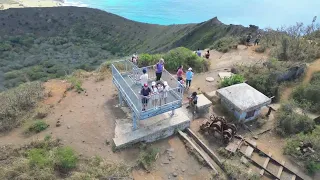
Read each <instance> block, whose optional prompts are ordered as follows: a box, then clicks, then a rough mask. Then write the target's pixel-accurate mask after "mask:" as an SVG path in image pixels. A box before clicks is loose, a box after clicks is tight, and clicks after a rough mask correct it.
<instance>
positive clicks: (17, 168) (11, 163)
mask: <svg viewBox="0 0 320 180" xmlns="http://www.w3.org/2000/svg"><path fill="white" fill-rule="evenodd" d="M0 156H1V161H0V179H40V180H42V179H43V180H55V179H71V180H78V179H108V178H110V177H112V178H115V179H117V178H123V179H126V178H128V177H129V176H130V173H131V167H129V166H127V165H124V164H117V163H111V162H107V161H105V160H103V159H101V158H99V157H92V158H85V157H80V158H79V157H78V156H77V155H76V153H75V152H74V151H73V150H72V149H71V148H70V147H63V146H61V144H60V143H59V141H58V140H51V138H46V140H43V141H34V142H32V143H30V144H26V145H23V146H21V147H19V148H17V149H14V148H12V147H11V146H3V147H1V148H0Z"/></svg>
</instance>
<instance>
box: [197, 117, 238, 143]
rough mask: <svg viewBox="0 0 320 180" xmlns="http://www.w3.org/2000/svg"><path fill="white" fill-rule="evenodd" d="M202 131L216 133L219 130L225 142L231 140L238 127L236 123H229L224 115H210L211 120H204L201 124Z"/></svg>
mask: <svg viewBox="0 0 320 180" xmlns="http://www.w3.org/2000/svg"><path fill="white" fill-rule="evenodd" d="M200 131H202V132H203V133H208V134H210V135H214V133H215V132H218V133H219V134H221V135H222V137H223V140H224V142H225V143H228V142H230V141H231V140H232V139H233V137H234V135H235V134H236V133H237V127H236V125H235V124H232V123H227V121H226V119H225V118H224V117H223V116H214V115H211V116H210V120H207V119H206V120H204V121H203V123H202V124H201V126H200Z"/></svg>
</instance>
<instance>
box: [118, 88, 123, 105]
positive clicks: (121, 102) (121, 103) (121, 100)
mask: <svg viewBox="0 0 320 180" xmlns="http://www.w3.org/2000/svg"><path fill="white" fill-rule="evenodd" d="M118 96H119V106H120V107H121V106H122V105H123V97H122V94H121V92H120V91H118Z"/></svg>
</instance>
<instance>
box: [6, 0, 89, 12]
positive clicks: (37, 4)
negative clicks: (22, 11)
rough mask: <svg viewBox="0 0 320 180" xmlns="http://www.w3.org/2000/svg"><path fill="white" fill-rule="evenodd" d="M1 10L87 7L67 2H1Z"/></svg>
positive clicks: (26, 0)
mask: <svg viewBox="0 0 320 180" xmlns="http://www.w3.org/2000/svg"><path fill="white" fill-rule="evenodd" d="M0 2H1V3H0V10H5V9H9V8H26V7H59V6H77V7H87V5H85V4H81V3H79V2H73V1H65V0H1V1H0Z"/></svg>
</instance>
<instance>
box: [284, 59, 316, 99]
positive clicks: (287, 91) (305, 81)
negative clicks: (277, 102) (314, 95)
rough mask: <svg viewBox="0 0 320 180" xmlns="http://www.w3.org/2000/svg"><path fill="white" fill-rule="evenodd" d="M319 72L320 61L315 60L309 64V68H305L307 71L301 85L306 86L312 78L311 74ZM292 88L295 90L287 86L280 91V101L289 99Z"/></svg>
mask: <svg viewBox="0 0 320 180" xmlns="http://www.w3.org/2000/svg"><path fill="white" fill-rule="evenodd" d="M319 71H320V59H317V60H315V61H314V62H312V63H311V64H309V66H308V67H307V71H306V73H305V76H304V78H303V81H302V83H303V84H308V83H309V82H310V80H311V78H312V75H313V73H315V72H319ZM294 88H295V86H289V87H287V88H285V89H284V90H283V91H282V95H281V101H287V100H288V99H289V98H290V95H291V93H292V91H293V89H294Z"/></svg>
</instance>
